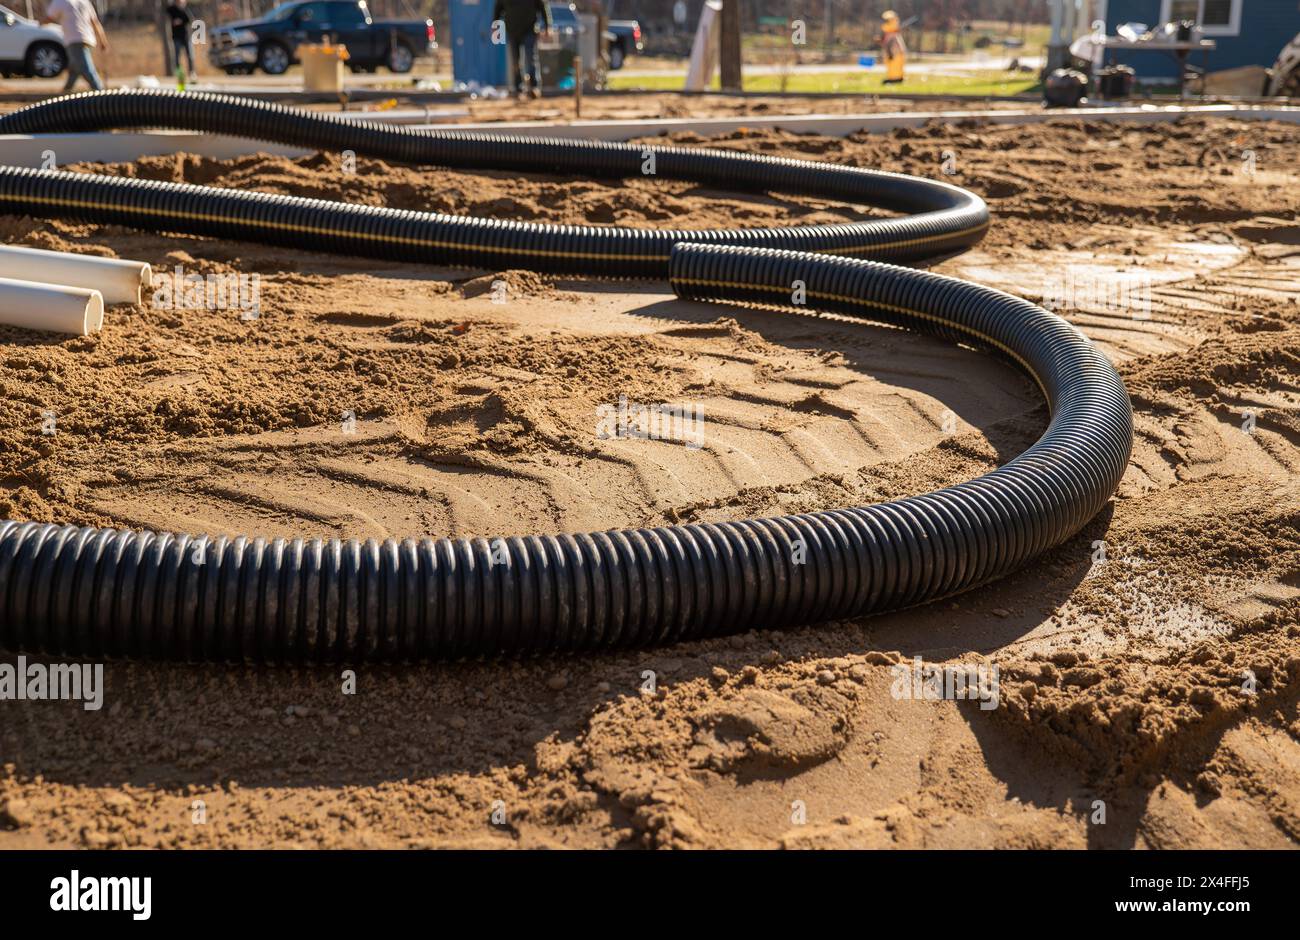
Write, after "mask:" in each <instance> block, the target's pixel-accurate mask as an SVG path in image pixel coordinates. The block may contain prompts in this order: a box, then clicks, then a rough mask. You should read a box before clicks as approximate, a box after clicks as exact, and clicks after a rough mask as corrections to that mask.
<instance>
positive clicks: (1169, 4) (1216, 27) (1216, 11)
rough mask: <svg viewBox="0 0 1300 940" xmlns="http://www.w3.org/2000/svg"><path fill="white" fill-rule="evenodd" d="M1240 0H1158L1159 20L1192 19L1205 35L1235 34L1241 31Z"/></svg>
mask: <svg viewBox="0 0 1300 940" xmlns="http://www.w3.org/2000/svg"><path fill="white" fill-rule="evenodd" d="M1241 4H1242V0H1160V22H1161V23H1178V22H1181V21H1183V20H1193V21H1195V22H1196V23H1197V24H1199V25H1200V27H1201V33H1202V34H1203V35H1205V36H1236V35H1238V34H1239V33H1240V32H1241Z"/></svg>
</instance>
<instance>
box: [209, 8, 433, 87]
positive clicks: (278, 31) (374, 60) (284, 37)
mask: <svg viewBox="0 0 1300 940" xmlns="http://www.w3.org/2000/svg"><path fill="white" fill-rule="evenodd" d="M319 42H335V43H341V44H342V45H344V46H347V50H348V65H349V66H350V67H351V68H352V69H353V70H354V71H365V72H373V71H374V70H375V69H376V68H377V67H378V66H380V65H383V66H386V67H387V68H388V70H389V71H391V72H398V73H402V72H409V71H411V67H412V66H413V65H414V64H415V60H416V59H418V58H420V57H421V56H425V55H429V54H430V53H432V52H433V51H434V50H435V49H437V48H438V43H437V41H436V37H435V35H434V30H433V20H376V19H372V18H371V16H370V9H369V8H368V7H367V6H366V0H301V2H296V3H285V4H281V5H280V6H278V7H276V8H275V9H273V10H272V11H271V12H270V13H267V14H266V15H265V16H262V17H259V18H258V19H254V20H242V21H240V22H236V23H228V24H226V25H224V26H218V27H217V28H216V29H213V30H212V32H211V33H210V35H209V41H208V58H209V59H210V60H211V61H212V64H213V65H215V66H217V67H218V68H221V69H225V71H226V73H227V74H229V75H239V74H245V75H246V74H248V73H249V72H252V71H253V70H254V69H259V68H260V69H261V70H262V71H263V72H266V73H267V74H268V75H280V74H283V73H284V72H285V71H286V70H287V69H288V68H289V66H291V65H293V64H294V63H295V62H297V61H298V56H297V50H298V47H299V46H300V45H303V44H305V43H319Z"/></svg>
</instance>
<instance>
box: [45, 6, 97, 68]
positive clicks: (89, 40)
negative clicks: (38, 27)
mask: <svg viewBox="0 0 1300 940" xmlns="http://www.w3.org/2000/svg"><path fill="white" fill-rule="evenodd" d="M41 22H42V23H57V24H59V28H60V29H62V30H63V44H64V45H65V46H66V47H67V49H68V80H67V82H66V83H64V86H63V90H64V91H72V86H73V85H75V84H76V83H77V79H78V78H79V77H80V78H84V79H85V80H86V84H87V85H89V86H90V87H91V88H92V89H93V90H94V91H100V90H102V89H103V87H104V83H103V82H102V81H100V78H99V73H98V72H96V71H95V60H94V59H93V58H91V55H90V50H91V49H94V48H95V45H96V43H97V42H98V45H99V48H100V49H101V50H102V51H104V52H107V51H108V37H107V36H105V35H104V27H103V26H101V25H100V24H99V17H98V16H97V15H96V14H95V8H94V7H93V6H91V4H90V0H50V2H49V3H48V4H46V6H45V16H44V17H43V18H42V19H41Z"/></svg>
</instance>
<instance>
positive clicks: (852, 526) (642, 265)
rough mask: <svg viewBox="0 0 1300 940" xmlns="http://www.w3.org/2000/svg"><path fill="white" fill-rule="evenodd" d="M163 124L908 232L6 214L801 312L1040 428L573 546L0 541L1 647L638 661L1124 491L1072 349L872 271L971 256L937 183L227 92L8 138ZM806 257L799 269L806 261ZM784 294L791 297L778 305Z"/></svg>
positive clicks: (248, 196) (123, 185)
mask: <svg viewBox="0 0 1300 940" xmlns="http://www.w3.org/2000/svg"><path fill="white" fill-rule="evenodd" d="M130 127H167V128H185V129H193V130H200V131H204V132H211V133H223V134H230V135H235V136H239V137H246V138H252V139H256V140H263V141H275V142H280V143H286V144H295V145H301V146H303V147H306V148H312V149H321V150H329V151H335V152H339V151H347V150H351V151H353V152H354V153H356V154H358V155H365V156H370V157H376V158H383V159H388V160H394V161H402V162H406V163H417V164H434V165H439V166H455V167H467V168H475V169H496V170H502V169H504V170H519V171H527V172H555V173H570V174H572V173H581V174H585V175H589V176H595V177H602V178H625V177H634V176H637V175H640V174H642V173H645V174H647V175H649V174H650V173H651V172H653V174H654V175H657V176H661V177H664V178H672V179H683V180H693V181H696V182H699V183H701V184H704V185H711V186H718V187H719V188H725V189H728V190H756V191H772V192H782V193H799V194H805V195H816V196H821V197H826V198H833V199H837V200H842V201H845V202H850V203H855V204H871V205H877V206H883V207H886V208H889V209H893V210H897V211H900V212H905V213H908V214H907V215H904V216H901V217H894V218H886V219H873V220H870V221H863V222H852V223H845V224H841V225H828V226H807V227H792V228H776V229H748V230H710V231H663V230H659V231H640V230H633V229H624V228H611V227H593V226H570V225H542V224H528V223H518V222H500V221H492V220H484V219H472V218H458V217H453V216H445V215H435V214H431V213H424V212H412V211H398V210H391V209H384V208H375V207H369V206H356V205H349V204H345V203H337V202H329V201H326V200H319V199H301V198H296V197H288V196H273V195H266V194H259V193H246V192H237V191H232V190H223V189H213V188H208V187H201V186H189V185H180V184H174V183H160V182H152V181H141V180H136V179H127V178H108V177H99V176H93V175H88V174H80V173H64V172H55V171H34V170H30V169H21V168H14V167H0V211H4V212H7V213H10V214H26V215H34V216H41V217H60V218H69V219H76V220H82V221H87V222H95V223H118V224H124V225H131V226H135V227H140V228H149V229H154V230H162V231H175V232H184V233H190V234H195V235H212V236H219V237H225V238H233V239H240V240H245V241H258V242H264V243H269V244H280V245H291V246H294V247H298V248H312V249H316V250H320V251H329V252H336V253H342V254H348V255H364V256H370V257H382V258H386V259H403V260H408V261H415V262H424V263H428V264H436V265H462V266H474V267H488V268H493V269H498V270H499V269H501V268H505V267H519V268H528V269H532V270H537V271H545V272H555V273H573V274H584V275H603V276H614V277H653V278H664V277H666V278H667V279H668V281H669V283H671V284H672V286H673V289H674V291H675V292H676V293H677V294H678V295H679V296H681V297H685V298H691V299H698V300H711V301H719V302H732V303H734V302H741V303H756V304H762V305H765V306H776V307H793V306H795V304H794V302H793V301H794V300H795V299H797V297H796V295H797V294H802V295H803V296H804V297H806V301H807V305H806V306H804V307H800V308H799V309H801V310H808V309H814V310H820V311H827V312H832V313H838V314H844V315H848V316H854V317H860V318H863V319H869V320H873V321H883V322H887V323H893V324H897V325H900V326H904V327H907V328H909V329H914V330H919V331H923V332H927V333H931V334H935V335H937V336H940V337H943V338H946V339H949V340H951V341H954V342H960V343H965V344H967V345H970V346H974V347H978V348H982V349H987V350H989V351H991V352H993V353H994V354H996V355H1000V356H1004V357H1006V358H1008V359H1010V360H1011V361H1012V362H1014V363H1015V364H1017V365H1019V366H1020V367H1022V368H1023V369H1025V370H1026V371H1027V372H1028V373H1029V374H1030V376H1032V377H1033V378H1034V379H1035V380H1036V381H1037V382H1038V384H1039V386H1040V387H1041V388H1042V391H1043V394H1044V395H1045V396H1046V399H1047V403H1048V406H1049V408H1050V410H1051V421H1050V423H1049V425H1048V427H1047V430H1046V432H1045V433H1044V434H1043V436H1042V437H1041V438H1040V439H1039V440H1038V441H1037V442H1036V443H1035V444H1034V445H1033V446H1032V447H1030V448H1029V449H1028V450H1027V451H1025V452H1024V453H1023V454H1021V455H1020V456H1018V457H1016V458H1014V459H1013V460H1011V461H1010V462H1009V463H1007V464H1006V465H1004V466H1002V467H1000V468H998V469H997V470H994V471H992V472H991V473H989V474H986V475H985V476H982V477H979V478H977V479H975V480H971V481H969V482H966V483H961V484H959V485H956V486H951V487H948V488H946V489H942V490H939V491H937V492H934V493H928V494H925V495H922V496H914V497H908V498H906V499H900V500H895V501H893V502H889V503H881V504H877V505H872V506H862V507H848V508H844V509H838V510H829V511H823V512H813V513H804V514H800V515H794V516H777V517H771V518H761V519H745V520H741V521H737V522H725V523H718V524H696V525H676V526H661V527H656V528H645V529H623V530H615V531H607V532H593V533H589V534H576V535H558V536H554V535H522V536H520V535H513V536H506V537H501V538H493V537H483V538H456V539H447V538H439V539H434V538H423V539H416V538H412V539H403V540H393V539H389V540H385V541H383V542H379V541H375V540H367V541H356V540H339V539H295V540H283V539H275V540H269V539H262V538H244V537H240V538H226V537H220V538H202V537H201V538H195V537H191V536H188V535H176V534H170V533H158V532H147V531H146V532H134V531H118V530H109V529H92V528H79V527H75V526H60V525H46V524H38V523H22V522H12V521H4V522H0V646H3V647H4V648H7V649H9V650H14V651H32V652H44V653H50V654H56V655H60V654H61V655H74V656H83V657H92V656H93V657H100V656H131V657H141V658H171V659H181V660H210V659H218V660H236V661H238V660H251V661H261V660H272V661H284V660H290V661H298V660H301V661H312V660H315V661H336V660H337V661H358V660H392V659H396V660H410V659H418V658H425V657H461V656H477V655H495V654H507V653H525V652H545V651H556V650H580V649H593V648H601V647H628V646H641V645H646V644H653V643H665V642H672V641H676V640H682V639H689V638H694V637H705V636H716V635H720V634H726V633H731V632H737V631H744V630H749V629H752V628H755V627H779V626H789V625H795V624H807V623H815V622H819V621H826V620H834V619H840V618H846V617H856V616H860V615H864V614H868V613H872V612H876V611H883V610H888V609H891V608H898V607H904V606H907V605H912V604H917V603H921V602H923V601H928V600H932V599H935V598H939V597H943V596H946V595H950V594H954V593H956V592H959V591H964V590H967V589H969V588H971V587H974V586H976V585H979V584H983V583H985V582H987V581H990V580H992V579H994V578H997V577H1000V576H1002V575H1005V574H1007V573H1008V572H1010V571H1013V570H1015V569H1016V568H1018V567H1019V566H1021V565H1023V564H1025V563H1026V562H1027V561H1028V560H1030V559H1031V558H1033V557H1034V556H1036V555H1038V554H1040V553H1041V552H1043V551H1045V550H1047V549H1049V548H1051V547H1052V546H1054V545H1057V544H1059V543H1060V542H1062V541H1063V540H1065V539H1067V538H1069V537H1070V536H1072V535H1074V534H1075V533H1076V532H1078V531H1079V529H1080V528H1082V526H1083V525H1084V524H1085V523H1087V522H1088V520H1089V519H1091V518H1092V517H1093V516H1094V515H1096V513H1097V512H1098V511H1099V510H1100V509H1101V508H1102V507H1103V506H1104V505H1105V503H1106V502H1107V500H1109V499H1110V497H1111V495H1112V494H1113V493H1114V491H1115V488H1116V486H1118V484H1119V480H1120V477H1121V475H1122V474H1123V472H1124V469H1125V466H1126V465H1127V463H1128V458H1129V452H1130V448H1131V445H1132V434H1133V416H1132V409H1131V407H1130V404H1129V400H1128V395H1127V393H1126V392H1125V389H1124V385H1123V383H1122V381H1121V380H1120V377H1119V375H1118V374H1117V373H1116V372H1115V370H1114V368H1113V367H1112V366H1111V364H1110V363H1109V362H1108V361H1107V360H1106V358H1105V357H1104V356H1103V355H1102V354H1101V353H1100V352H1098V351H1097V349H1096V348H1095V347H1094V346H1093V345H1092V343H1091V342H1089V341H1088V340H1087V339H1086V338H1085V337H1084V336H1083V335H1082V334H1081V333H1080V332H1079V331H1078V330H1077V329H1075V328H1074V327H1073V326H1071V325H1070V324H1069V323H1067V322H1066V321H1065V320H1063V319H1061V318H1060V317H1057V316H1055V315H1054V314H1051V313H1049V312H1048V311H1046V310H1044V309H1042V308H1041V307H1038V306H1035V305H1034V304H1031V303H1029V302H1027V301H1024V300H1020V299H1018V298H1015V297H1012V296H1010V295H1008V294H1005V293H1003V292H1001V291H997V290H993V289H990V288H987V287H981V286H979V285H976V284H971V283H967V282H964V281H959V280H956V279H954V278H950V277H944V276H941V275H937V274H931V273H928V272H924V271H917V270H913V269H910V268H905V267H898V266H894V265H889V264H881V263H879V262H878V261H868V260H861V259H859V258H853V257H844V256H845V255H861V256H869V257H871V258H874V259H882V258H883V259H890V260H902V259H915V258H925V257H933V256H935V255H940V254H944V253H948V252H952V251H954V250H957V249H960V248H963V247H966V246H968V245H971V244H973V243H974V242H976V241H978V239H979V238H980V237H981V235H982V234H983V232H984V230H985V228H986V227H987V225H988V212H987V209H986V207H985V205H984V203H983V201H981V200H980V199H979V197H977V196H975V195H973V194H971V193H968V192H966V191H964V190H962V189H959V188H957V187H954V186H950V185H948V184H946V183H940V182H934V181H929V180H923V179H919V178H915V177H908V176H899V175H896V174H890V173H881V172H877V171H872V170H865V169H860V168H856V167H846V166H831V165H826V164H819V163H811V162H804V161H795V160H785V159H778V158H773V157H767V156H757V155H753V154H747V153H730V152H724V151H717V150H692V149H687V148H680V147H659V146H642V145H627V144H610V143H599V142H584V141H564V140H532V139H522V138H511V137H505V136H501V135H496V134H470V133H428V132H421V131H418V130H412V129H409V128H394V127H387V126H383V125H380V124H376V123H368V122H355V121H349V120H344V119H342V118H340V117H338V116H337V115H322V114H313V113H309V112H306V111H302V110H298V109H293V108H288V107H283V106H280V105H274V104H265V103H259V102H250V101H245V100H240V99H235V98H231V97H226V96H221V95H209V94H195V93H181V92H158V91H134V90H131V91H112V92H92V93H86V94H81V95H72V96H68V97H64V98H59V99H55V100H53V101H49V102H46V103H43V104H39V105H34V106H32V107H29V108H25V109H23V110H20V111H17V112H14V113H13V114H10V115H7V116H5V117H2V118H0V134H41V133H55V132H60V133H68V132H85V131H99V130H110V129H120V128H130ZM810 252H815V253H810ZM800 282H801V283H802V289H801V290H798V291H797V290H796V287H797V286H799V285H800Z"/></svg>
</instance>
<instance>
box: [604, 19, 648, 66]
mask: <svg viewBox="0 0 1300 940" xmlns="http://www.w3.org/2000/svg"><path fill="white" fill-rule="evenodd" d="M607 32H608V33H611V34H612V35H613V38H612V39H611V40H610V43H609V67H610V68H611V69H621V68H622V67H623V63H624V62H626V61H627V57H628V56H630V55H637V54H640V53H641V51H642V50H644V49H645V45H644V44H643V43H642V42H641V24H640V23H638V22H637V21H636V20H610V21H609V28H608V30H607Z"/></svg>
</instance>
